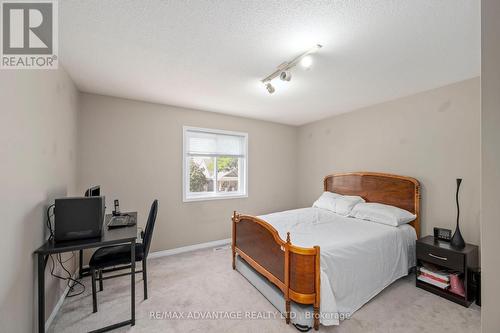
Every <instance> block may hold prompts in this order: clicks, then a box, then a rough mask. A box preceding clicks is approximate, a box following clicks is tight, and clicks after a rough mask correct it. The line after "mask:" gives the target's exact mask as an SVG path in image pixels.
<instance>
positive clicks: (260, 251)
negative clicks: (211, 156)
mask: <svg viewBox="0 0 500 333" xmlns="http://www.w3.org/2000/svg"><path fill="white" fill-rule="evenodd" d="M232 236H233V237H232V252H233V269H235V268H236V267H235V259H236V254H238V255H239V256H240V257H241V258H243V259H244V260H245V261H246V262H247V263H248V264H249V265H250V266H252V267H253V268H254V269H255V270H256V271H258V272H259V273H260V274H262V275H263V276H265V277H266V278H267V279H268V280H269V281H271V282H272V283H273V284H274V285H276V286H277V287H278V288H279V289H280V290H281V291H282V292H283V295H284V298H285V309H286V322H287V323H290V301H294V302H297V303H301V304H311V305H312V306H313V309H314V329H315V330H318V329H319V304H320V303H319V302H320V261H319V260H320V259H319V258H320V250H319V246H315V247H313V248H302V247H298V246H294V245H292V243H291V240H290V233H287V239H286V241H284V240H282V239H281V238H280V236H279V234H278V232H277V231H276V229H274V228H273V227H272V226H271V225H270V224H269V223H267V222H265V221H264V220H261V219H259V218H257V217H255V216H250V215H240V214H238V213H236V212H234V214H233V235H232Z"/></svg>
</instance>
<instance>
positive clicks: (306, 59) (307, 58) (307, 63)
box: [300, 56, 313, 69]
mask: <svg viewBox="0 0 500 333" xmlns="http://www.w3.org/2000/svg"><path fill="white" fill-rule="evenodd" d="M312 62H313V60H312V57H311V56H305V57H304V58H302V60H301V61H300V64H301V65H302V66H303V67H304V68H306V69H309V68H311V65H312Z"/></svg>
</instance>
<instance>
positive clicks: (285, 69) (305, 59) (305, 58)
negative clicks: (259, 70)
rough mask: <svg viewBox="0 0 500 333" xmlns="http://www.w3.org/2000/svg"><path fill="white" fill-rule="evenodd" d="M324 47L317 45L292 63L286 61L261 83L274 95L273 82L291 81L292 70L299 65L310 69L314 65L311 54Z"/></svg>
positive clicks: (291, 61)
mask: <svg viewBox="0 0 500 333" xmlns="http://www.w3.org/2000/svg"><path fill="white" fill-rule="evenodd" d="M322 47H323V45H321V44H316V46H314V47H313V48H312V49H310V50H308V51H306V52H304V53H302V54H300V55H298V56H297V57H295V58H293V59H292V60H290V61H285V62H284V63H282V64H281V65H279V66H278V68H277V69H276V70H275V71H274V72H272V73H271V74H269V75H268V76H266V77H265V78H263V79H262V80H261V82H262V83H263V84H264V85H265V86H266V89H267V91H268V92H269V93H270V94H272V93H274V92H275V91H276V90H275V89H274V87H273V85H272V84H271V81H272V80H273V79H275V78H276V77H278V76H279V77H280V79H281V80H282V81H287V82H288V81H290V80H291V79H292V72H291V69H292V68H293V67H295V66H297V64H299V63H300V64H301V65H302V66H303V67H304V68H306V69H309V68H310V67H311V65H312V57H311V54H312V53H315V52H317V51H318V50H319V49H320V48H322Z"/></svg>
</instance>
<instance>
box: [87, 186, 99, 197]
mask: <svg viewBox="0 0 500 333" xmlns="http://www.w3.org/2000/svg"><path fill="white" fill-rule="evenodd" d="M100 195H101V186H99V185H96V186H92V187H90V188H89V189H87V190H86V191H85V196H86V197H98V196H100Z"/></svg>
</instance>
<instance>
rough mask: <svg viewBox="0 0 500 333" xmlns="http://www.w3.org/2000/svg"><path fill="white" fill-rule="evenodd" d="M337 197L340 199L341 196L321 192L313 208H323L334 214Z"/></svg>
mask: <svg viewBox="0 0 500 333" xmlns="http://www.w3.org/2000/svg"><path fill="white" fill-rule="evenodd" d="M338 197H341V195H340V194H337V193H333V192H323V194H321V196H320V197H319V198H318V200H316V201H315V202H314V203H313V207H316V208H323V209H327V210H330V211H332V212H334V211H335V199H337V198H338Z"/></svg>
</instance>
